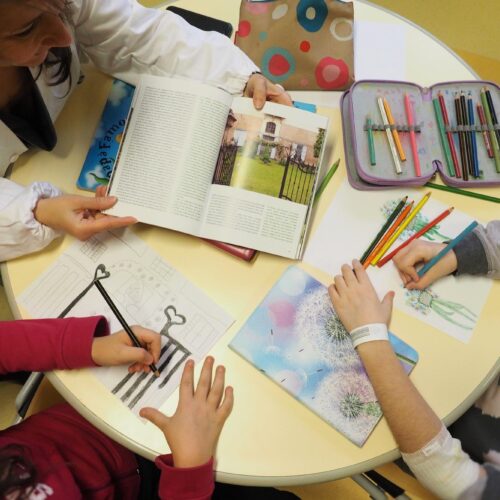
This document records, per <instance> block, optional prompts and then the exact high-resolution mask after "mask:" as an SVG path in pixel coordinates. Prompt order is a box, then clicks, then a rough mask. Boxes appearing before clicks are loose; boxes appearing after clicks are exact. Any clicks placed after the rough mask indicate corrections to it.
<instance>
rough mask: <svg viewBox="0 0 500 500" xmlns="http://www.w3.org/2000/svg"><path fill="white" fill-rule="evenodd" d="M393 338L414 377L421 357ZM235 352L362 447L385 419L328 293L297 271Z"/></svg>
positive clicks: (276, 289)
mask: <svg viewBox="0 0 500 500" xmlns="http://www.w3.org/2000/svg"><path fill="white" fill-rule="evenodd" d="M389 335H390V341H391V344H392V346H393V348H394V351H395V352H396V355H397V356H398V358H399V360H400V362H401V364H402V365H403V368H404V369H405V371H406V373H410V372H411V370H412V369H413V367H414V366H415V364H416V363H417V360H418V354H417V352H416V351H415V350H414V349H413V348H412V347H410V346H409V345H408V344H406V343H405V342H403V341H402V340H401V339H399V338H398V337H396V336H395V335H393V334H392V333H391V334H389ZM230 347H231V348H232V349H233V350H234V351H236V352H237V353H238V354H240V355H241V356H243V357H244V358H245V359H246V360H247V361H249V362H250V363H252V364H253V365H254V366H255V367H256V368H257V369H258V370H259V371H260V372H262V373H263V374H265V375H266V376H267V377H269V378H271V379H272V380H273V381H275V382H276V383H277V384H279V385H280V386H281V387H282V388H283V389H285V391H287V392H288V393H289V394H290V395H292V396H293V397H294V398H295V399H297V400H298V401H300V402H301V403H303V404H304V405H305V406H307V407H308V408H309V409H310V410H312V411H313V412H314V413H316V414H317V415H318V416H319V417H321V418H322V419H323V420H325V421H326V422H327V423H328V424H330V425H331V426H332V427H334V428H335V429H337V430H338V431H339V432H340V433H341V434H343V435H344V436H345V437H347V438H348V439H349V440H350V441H352V442H353V443H354V444H356V445H357V446H362V445H363V444H364V443H365V441H366V439H367V438H368V436H369V435H370V433H371V432H372V431H373V429H374V428H375V426H376V424H377V423H378V422H379V420H380V418H381V417H382V411H381V408H380V405H379V403H378V402H377V399H376V397H375V393H374V391H373V387H372V385H371V384H370V381H369V380H368V376H367V375H366V372H365V370H364V368H363V364H362V362H361V360H360V358H359V356H358V354H357V353H356V351H355V349H354V348H353V346H352V342H351V338H350V336H349V333H348V332H347V331H346V330H345V328H344V327H343V325H342V323H341V322H340V320H339V319H338V317H337V316H336V314H335V312H334V310H333V307H332V304H331V301H330V297H329V295H328V290H327V288H326V287H325V286H324V285H323V284H322V283H320V282H319V281H317V280H316V279H314V278H313V277H312V276H310V275H309V274H307V273H306V272H305V271H303V270H302V269H300V268H298V267H296V266H291V267H289V268H288V269H287V270H286V271H285V273H284V274H283V275H282V276H281V278H280V279H279V280H278V281H277V283H276V284H275V285H274V286H273V288H272V289H271V291H270V292H269V293H268V294H267V295H266V297H265V298H264V300H263V301H262V302H261V303H260V305H259V306H258V307H257V309H256V310H255V311H254V312H253V313H252V315H251V316H250V317H249V318H248V320H247V321H246V322H245V324H244V325H243V327H242V328H241V330H240V331H239V332H238V333H237V334H236V336H235V337H234V338H233V340H232V341H231V343H230Z"/></svg>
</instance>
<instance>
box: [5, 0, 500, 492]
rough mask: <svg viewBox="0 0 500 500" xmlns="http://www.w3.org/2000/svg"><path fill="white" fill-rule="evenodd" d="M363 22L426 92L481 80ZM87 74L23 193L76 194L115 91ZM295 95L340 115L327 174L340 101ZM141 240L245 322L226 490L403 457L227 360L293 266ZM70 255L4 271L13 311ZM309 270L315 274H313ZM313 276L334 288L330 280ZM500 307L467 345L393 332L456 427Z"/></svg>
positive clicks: (80, 373)
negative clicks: (51, 188)
mask: <svg viewBox="0 0 500 500" xmlns="http://www.w3.org/2000/svg"><path fill="white" fill-rule="evenodd" d="M177 4H178V5H180V6H182V7H185V8H188V9H191V10H196V11H198V12H201V13H204V14H208V15H211V16H213V17H218V18H221V19H225V20H228V21H230V22H232V24H233V26H236V25H237V22H236V20H237V17H238V8H239V2H237V1H235V0H233V1H231V2H229V1H227V0H211V1H210V2H202V1H201V0H185V1H180V2H177ZM355 10H356V20H357V22H358V23H365V25H366V27H367V29H371V28H370V27H373V28H375V29H376V28H377V27H378V32H381V31H383V32H387V33H390V32H391V29H394V33H399V35H398V36H401V34H402V35H403V38H402V40H403V41H404V46H403V47H399V49H398V50H400V51H402V54H403V56H404V59H403V66H404V67H403V68H400V69H401V71H402V74H403V75H404V77H405V79H406V80H409V81H414V82H417V83H419V84H421V85H424V86H425V85H430V84H432V83H435V82H438V81H450V80H467V79H475V78H476V76H475V75H474V73H473V72H472V71H471V70H470V69H469V68H468V67H467V66H466V65H465V64H464V63H463V61H461V60H459V59H458V58H457V57H456V56H455V55H454V54H453V53H452V52H451V51H450V50H449V49H447V48H446V47H445V46H443V45H442V44H441V43H440V42H439V41H437V40H436V39H434V38H433V37H431V36H430V35H429V34H428V33H425V32H423V31H421V30H420V29H419V28H418V27H416V26H414V25H412V24H410V23H408V22H406V21H405V20H403V19H401V18H399V17H397V16H395V15H393V14H390V13H388V12H386V11H384V10H382V9H380V8H376V7H374V6H372V5H370V4H367V3H361V2H356V4H355ZM357 50H358V51H359V50H361V48H360V47H358V48H357ZM430 54H432V58H431V57H430ZM381 57H383V56H381ZM86 73H87V78H86V81H85V83H84V84H83V85H81V86H80V87H79V88H78V89H77V90H76V91H75V93H74V94H73V96H72V97H71V99H70V102H69V104H68V106H67V107H66V108H65V109H64V111H63V112H62V114H61V116H60V118H59V119H58V122H57V124H56V128H57V132H58V137H59V141H58V145H57V147H56V149H55V150H54V151H53V152H51V153H47V152H44V151H36V152H30V153H28V154H26V155H24V156H23V157H21V158H20V159H19V160H18V162H17V163H16V165H15V167H14V169H13V172H12V176H11V178H12V179H13V180H14V181H16V182H19V183H20V184H27V183H29V182H31V181H33V180H41V179H42V178H43V180H48V181H50V182H53V183H54V184H56V185H58V186H60V187H61V188H62V189H64V190H66V191H67V192H77V189H76V187H75V182H76V178H77V176H78V173H79V171H80V167H81V165H82V163H83V160H84V158H85V154H86V152H87V149H88V147H89V144H90V141H91V137H92V135H93V133H94V128H95V126H96V124H97V122H98V119H99V116H100V113H101V110H102V106H103V104H104V102H105V100H106V98H107V94H108V92H109V88H110V84H111V78H109V77H108V76H104V75H102V74H100V73H98V72H96V71H95V70H93V69H88V70H87V71H86ZM368 73H369V71H368ZM364 76H365V75H364ZM373 76H374V77H377V76H379V75H373ZM292 94H293V97H295V98H296V99H298V100H302V101H311V102H316V103H318V104H319V105H320V106H321V105H323V106H325V105H326V106H329V107H330V108H329V109H322V108H321V107H320V109H319V111H320V112H325V113H327V114H328V115H329V116H330V117H331V119H332V127H331V130H330V135H329V137H328V141H329V147H328V156H329V158H328V159H327V161H328V165H331V164H332V163H333V161H334V160H335V159H337V158H339V157H340V158H343V149H342V140H341V126H340V114H339V110H338V101H339V94H338V93H305V92H304V93H292ZM344 178H345V170H344V167H343V164H342V163H341V167H340V169H339V171H338V172H337V174H336V175H335V177H334V179H333V180H332V181H331V182H330V184H329V185H328V187H327V189H326V191H325V192H324V194H323V196H322V198H321V200H320V202H319V204H318V206H317V209H316V213H315V215H314V220H313V225H312V228H311V232H310V234H312V233H313V232H314V230H315V228H316V227H317V225H318V223H319V222H320V220H321V217H322V215H323V214H324V212H325V210H326V208H327V206H328V204H329V203H330V202H331V200H332V198H333V197H334V195H335V192H336V191H337V189H338V188H339V186H340V184H341V183H342V182H343V180H344ZM488 193H491V194H494V195H496V196H499V195H500V189H490V190H488ZM433 196H434V197H435V198H436V199H438V200H440V201H443V202H444V203H450V204H451V202H453V204H454V205H455V206H456V207H457V208H459V209H460V210H462V211H466V212H468V213H470V214H472V215H474V216H475V217H478V218H479V219H482V220H489V219H490V218H491V217H492V210H493V209H494V210H498V208H497V207H498V205H493V204H490V203H487V202H484V201H479V200H474V199H469V198H465V197H459V196H456V195H455V196H454V195H452V194H450V193H442V192H435V193H434V195H433ZM136 234H137V235H139V236H140V237H141V238H142V239H143V240H144V241H145V242H147V243H148V244H149V245H150V246H151V247H152V248H153V249H154V250H155V251H157V252H158V253H160V254H161V255H162V256H163V257H164V258H165V259H166V260H167V261H168V262H169V263H171V264H172V265H173V266H174V267H176V268H177V269H178V270H179V271H180V272H182V273H183V274H184V275H185V276H186V277H187V278H188V279H190V280H192V281H193V282H194V283H195V284H196V285H197V286H199V287H200V288H202V289H203V290H205V291H206V292H207V293H208V294H209V295H210V296H211V298H212V299H213V300H214V301H216V302H217V303H218V304H220V305H221V306H222V307H224V308H225V309H226V310H227V311H228V312H229V313H230V314H231V315H232V316H233V317H235V318H236V319H237V321H236V322H235V324H234V325H233V326H232V327H231V329H230V330H229V331H228V332H227V333H226V334H225V335H224V337H223V338H222V340H221V341H220V342H219V343H218V344H217V345H216V347H215V348H214V349H213V350H212V351H211V354H212V355H214V356H215V358H216V361H217V362H218V363H223V364H224V365H225V366H226V368H227V378H228V383H230V384H231V385H232V386H233V387H234V389H235V406H234V410H233V413H232V415H231V417H230V418H229V420H228V422H227V424H226V426H225V428H224V430H223V432H222V436H221V439H220V443H219V447H218V451H217V457H216V458H217V460H216V474H217V479H218V480H219V481H223V482H230V483H236V484H247V485H294V484H306V483H313V482H323V481H329V480H334V479H338V478H342V477H346V476H351V475H353V474H356V473H359V472H362V471H365V470H369V469H372V468H374V467H376V466H378V465H381V464H383V463H386V462H389V461H392V460H394V459H395V458H397V457H398V455H399V453H398V450H397V448H396V445H395V442H394V439H393V438H392V435H391V433H390V431H389V428H388V427H387V424H386V422H385V421H384V420H382V422H380V423H379V425H377V427H376V429H375V431H374V432H373V434H372V435H371V436H370V437H369V439H368V440H367V442H366V444H365V445H364V446H363V447H361V448H358V447H357V446H355V445H354V444H352V443H351V442H350V441H348V440H347V439H346V438H345V437H343V436H342V435H341V434H340V433H338V432H337V431H336V430H335V429H333V428H332V427H330V426H329V425H328V424H326V423H325V422H324V421H322V420H321V419H320V418H319V417H317V416H316V415H315V414H313V413H312V412H311V411H309V410H308V409H307V408H305V407H304V406H303V405H301V404H300V403H299V402H297V401H296V400H294V399H293V398H292V397H290V396H289V395H288V394H287V393H286V392H285V391H283V390H282V389H281V388H279V387H278V386H277V385H276V384H275V383H274V382H272V381H271V380H269V379H267V378H266V377H265V376H263V375H262V374H260V373H258V372H257V370H256V369H255V368H254V367H253V366H251V365H250V364H249V363H248V362H246V361H245V360H243V359H242V358H241V357H239V356H238V355H237V354H235V353H234V352H233V351H231V350H230V349H228V348H227V344H228V343H229V342H230V340H231V339H232V338H233V336H234V335H235V333H236V332H237V331H238V330H239V328H240V327H241V325H242V324H243V322H244V320H245V318H247V317H248V315H249V314H250V313H251V312H252V311H253V309H254V308H255V307H256V305H257V304H258V303H259V302H260V300H261V299H262V298H263V296H264V295H265V293H266V292H267V291H268V290H269V289H270V288H271V287H272V285H273V284H274V283H275V281H276V280H277V279H278V277H279V276H280V275H281V274H282V272H283V271H284V269H285V268H286V267H287V266H288V265H289V264H290V261H287V260H286V259H282V258H278V257H275V256H271V255H265V254H260V255H258V257H257V258H256V259H255V260H254V261H253V262H252V263H246V262H243V261H240V260H238V259H235V258H233V257H230V256H228V255H227V254H225V253H224V252H221V251H220V250H217V249H215V248H213V247H212V246H210V245H208V244H207V243H205V242H203V241H201V240H199V239H196V238H193V237H190V236H187V235H184V234H180V233H176V232H173V231H167V230H162V229H158V228H153V227H146V226H138V227H137V228H136ZM71 243H72V239H71V238H68V237H67V238H64V239H63V240H58V241H55V242H53V243H52V244H51V245H49V246H48V248H47V249H45V250H44V251H42V252H40V253H37V254H35V255H31V256H26V257H23V258H19V259H16V260H14V261H11V262H8V263H5V264H3V265H2V277H3V281H4V285H5V287H6V290H7V293H8V297H9V302H10V305H11V307H12V310H13V311H14V313H15V314H16V316H17V317H18V318H22V317H27V315H26V312H25V311H23V310H22V309H20V308H19V307H18V304H17V302H16V297H17V296H19V295H20V294H21V292H22V291H23V290H24V289H25V288H26V287H27V286H28V285H29V284H30V283H31V282H32V281H33V280H34V279H35V278H36V277H37V276H38V275H39V274H41V273H42V272H43V271H44V270H45V269H46V268H47V267H48V266H49V265H51V264H52V263H53V262H54V260H55V259H57V257H58V256H59V255H60V254H61V252H63V251H64V249H66V248H67V246H68V245H70V244H71ZM301 265H302V266H303V267H304V268H305V269H306V270H310V269H308V267H307V265H305V264H301ZM315 274H316V275H317V276H320V277H322V279H323V280H324V281H325V283H326V282H328V280H329V277H328V276H325V275H323V276H321V274H320V273H318V272H316V273H315ZM221 276H223V279H221ZM499 302H500V283H494V284H493V287H492V291H491V293H490V295H489V298H488V301H487V303H486V305H485V307H484V310H483V313H482V316H481V318H480V321H479V324H478V326H477V328H476V330H475V332H474V335H473V338H472V340H471V341H470V342H469V343H468V344H462V343H461V342H457V341H455V340H453V339H450V338H449V337H448V336H446V335H434V336H433V341H432V343H429V342H428V341H426V339H427V338H428V337H427V336H426V335H425V333H426V332H428V331H429V330H430V329H431V327H429V326H427V325H426V324H424V323H422V322H419V321H417V320H416V319H413V318H410V317H408V316H406V315H404V314H402V313H399V312H398V311H395V312H394V316H393V322H392V329H393V331H395V332H398V335H399V336H400V337H401V338H402V339H403V340H405V341H407V342H408V343H410V344H411V345H412V346H413V347H414V348H415V349H416V350H417V351H418V353H419V355H420V361H419V363H418V364H417V366H416V368H415V370H414V372H413V373H412V375H411V377H412V380H413V381H414V383H415V384H416V386H417V387H418V388H419V390H420V391H421V392H422V393H423V395H424V397H425V398H426V399H427V400H428V401H429V403H430V404H431V405H432V407H433V408H434V409H435V411H436V412H437V413H438V415H439V416H440V417H441V418H443V420H444V421H445V422H447V423H448V422H451V421H453V420H454V419H456V418H457V417H458V416H459V415H460V414H461V413H463V411H464V410H465V409H466V408H467V407H468V406H470V405H471V404H472V402H473V401H474V400H475V399H476V398H477V397H478V395H479V394H480V393H481V392H482V391H483V390H484V389H485V388H486V387H487V385H488V383H489V382H490V381H491V380H492V379H493V377H494V376H495V374H496V373H498V369H499V363H498V349H497V348H493V349H492V346H498V338H497V336H496V335H495V334H496V333H498V332H495V331H493V329H492V328H491V326H492V325H493V324H495V321H496V324H497V325H498V318H499V315H498V303H499ZM416 332H418V333H419V334H418V335H416ZM475 360H477V362H476V361H475ZM48 376H49V379H50V381H51V382H52V383H53V384H54V385H55V387H56V388H57V389H58V390H59V391H60V393H61V394H62V395H63V396H64V397H65V398H66V399H67V400H68V401H69V402H70V403H71V404H72V405H73V406H74V407H75V408H76V409H77V410H78V411H79V412H80V413H82V415H84V416H85V417H86V418H87V419H89V420H90V421H91V422H92V423H93V424H94V425H96V427H98V428H99V429H101V430H102V431H103V432H105V433H106V434H108V435H109V436H111V437H112V438H114V439H116V440H117V441H118V442H120V443H122V444H123V445H125V446H126V447H128V448H130V449H131V450H133V451H134V452H137V453H139V454H141V455H143V456H145V457H148V458H153V457H154V456H156V455H158V454H159V453H165V452H167V451H168V448H167V445H166V443H165V440H164V438H163V435H162V434H161V432H160V431H159V430H158V429H157V428H155V427H154V426H152V425H150V424H149V423H148V424H144V422H142V421H141V420H140V419H138V418H137V417H136V416H135V415H134V414H132V413H131V412H130V411H129V410H128V409H127V408H126V407H125V406H124V405H123V404H122V403H121V402H120V401H119V400H118V399H117V398H115V397H114V396H113V395H112V394H111V393H110V392H109V391H108V390H107V389H105V388H104V386H103V385H101V384H100V382H99V381H98V380H97V379H96V378H95V377H94V376H93V375H92V374H91V373H90V372H89V371H87V370H77V371H73V372H54V373H50V374H48ZM176 404H177V393H174V394H173V395H172V396H171V397H170V399H169V400H168V401H167V403H166V404H165V405H163V406H162V408H161V409H162V410H163V411H165V412H167V413H170V412H173V410H174V408H175V406H176Z"/></svg>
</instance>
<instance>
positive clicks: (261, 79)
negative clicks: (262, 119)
mask: <svg viewBox="0 0 500 500" xmlns="http://www.w3.org/2000/svg"><path fill="white" fill-rule="evenodd" d="M243 95H244V96H245V97H251V98H252V99H253V105H254V106H255V109H262V108H263V106H264V104H265V103H266V101H271V102H277V103H278V104H285V105H286V106H292V105H293V103H292V99H291V97H290V96H289V95H288V93H287V92H285V89H284V88H283V87H282V86H281V85H278V84H275V83H271V82H270V81H269V80H268V79H267V78H266V77H265V76H262V75H261V74H259V73H254V74H253V75H251V76H250V78H249V79H248V81H247V84H246V86H245V90H244V92H243Z"/></svg>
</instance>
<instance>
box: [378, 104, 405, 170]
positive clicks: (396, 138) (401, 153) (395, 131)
mask: <svg viewBox="0 0 500 500" xmlns="http://www.w3.org/2000/svg"><path fill="white" fill-rule="evenodd" d="M382 100H383V102H384V109H385V114H386V115H387V121H388V122H389V125H390V126H391V129H392V137H393V138H394V144H396V149H397V150H398V154H399V158H401V161H406V154H405V152H404V149H403V145H402V144H401V139H400V138H399V134H398V129H397V128H396V122H395V121H394V117H393V116H392V110H391V107H390V106H389V101H388V100H387V99H386V98H385V97H384V98H383V99H382Z"/></svg>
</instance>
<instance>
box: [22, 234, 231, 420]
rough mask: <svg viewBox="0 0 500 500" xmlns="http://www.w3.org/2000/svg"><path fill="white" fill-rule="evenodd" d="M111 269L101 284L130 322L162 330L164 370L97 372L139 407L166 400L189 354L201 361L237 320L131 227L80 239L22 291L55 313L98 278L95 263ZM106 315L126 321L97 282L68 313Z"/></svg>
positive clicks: (47, 313) (36, 307) (41, 309)
mask: <svg viewBox="0 0 500 500" xmlns="http://www.w3.org/2000/svg"><path fill="white" fill-rule="evenodd" d="M99 264H104V265H105V267H106V270H107V271H108V272H109V273H110V276H109V278H106V279H103V280H102V281H101V284H102V285H103V287H104V288H105V290H106V291H107V292H108V294H109V295H110V296H111V298H112V300H113V302H114V303H115V305H116V307H117V308H118V310H119V311H120V313H121V314H122V316H123V317H124V318H125V320H126V321H127V322H128V324H129V325H134V324H139V325H141V326H144V327H147V328H150V329H152V330H155V331H157V332H160V333H161V335H162V350H161V357H160V361H159V363H156V366H157V368H158V369H159V371H160V373H161V375H160V377H158V378H157V377H155V376H154V375H152V374H144V373H143V374H129V373H128V371H127V367H100V368H93V370H94V372H95V375H96V377H97V378H98V379H99V380H100V381H101V382H102V383H103V384H104V385H105V386H106V387H107V388H108V389H109V390H110V391H111V392H112V393H113V394H115V395H116V396H117V397H118V398H120V400H121V401H122V402H123V403H124V404H125V405H127V406H128V407H129V408H130V409H131V410H132V411H133V412H134V413H136V414H138V412H139V410H140V409H141V408H142V407H144V406H153V407H156V408H158V407H160V406H161V405H162V403H163V402H164V401H166V400H167V399H168V397H169V396H170V394H172V392H173V391H174V390H175V389H176V388H177V386H178V384H179V381H180V377H181V374H182V369H183V367H184V364H185V361H186V360H187V359H188V358H192V359H194V360H195V361H200V360H201V359H203V358H204V356H205V355H206V354H207V353H208V351H209V350H210V349H211V348H212V346H213V345H214V344H215V343H216V342H217V340H218V339H219V338H220V337H221V336H222V335H223V334H224V332H225V331H226V330H227V329H228V328H229V326H230V325H231V324H232V322H233V320H232V318H230V317H229V316H228V315H227V314H226V313H225V312H224V311H223V310H222V309H221V308H220V307H219V306H218V305H217V304H215V303H214V302H213V301H212V300H211V299H210V298H209V297H208V296H207V295H205V293H204V292H202V291H201V290H200V289H199V288H197V287H196V286H194V285H193V284H192V283H191V282H189V281H188V280H187V279H186V278H184V277H183V276H182V275H181V274H180V273H179V272H178V271H176V270H175V269H174V268H173V267H172V266H170V265H169V264H168V262H166V261H165V260H164V259H162V258H161V257H160V256H159V255H158V254H157V253H155V252H154V251H153V250H151V248H149V247H148V246H147V245H146V244H145V243H144V242H143V241H142V240H141V239H139V238H138V237H137V236H135V235H134V234H133V233H132V232H131V231H125V232H122V231H116V232H110V233H106V234H100V235H97V236H94V237H92V238H91V239H89V240H88V241H85V242H76V243H75V244H73V245H72V246H71V247H69V248H68V250H67V251H66V252H64V253H63V254H62V255H61V257H60V258H59V259H58V260H57V261H56V262H55V263H54V264H53V265H52V266H51V267H50V268H49V269H48V270H47V271H46V272H45V273H44V274H43V275H41V276H40V277H39V278H38V279H37V280H36V281H35V282H34V283H33V284H32V285H31V286H30V287H29V288H28V289H27V290H26V291H25V292H23V294H22V295H21V297H20V303H21V304H22V305H23V306H24V307H26V309H27V310H28V311H29V313H30V314H31V315H32V316H33V317H34V318H41V317H54V318H55V317H57V316H59V315H60V314H61V312H62V311H63V310H64V309H65V308H66V307H67V306H68V305H69V304H70V303H71V301H73V299H74V298H75V297H77V296H78V295H79V294H80V293H81V292H82V291H83V290H84V289H85V288H86V287H87V286H88V285H89V284H90V283H91V281H92V279H93V277H94V273H95V270H96V267H97V266H98V265H99ZM94 315H103V316H105V317H106V318H107V319H108V321H109V323H110V327H111V331H112V332H115V331H118V330H121V329H122V327H121V325H120V323H119V322H118V321H117V319H116V317H115V316H114V314H113V313H112V311H111V309H110V308H109V307H108V305H107V304H106V302H105V301H104V299H103V298H102V296H101V295H100V293H99V292H98V290H97V289H96V287H95V286H93V287H92V288H91V289H90V290H89V291H88V293H86V294H85V295H84V297H83V298H82V299H81V300H79V301H78V303H77V304H76V305H75V306H74V307H73V308H72V309H71V310H70V311H69V312H68V313H67V314H66V316H94Z"/></svg>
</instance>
